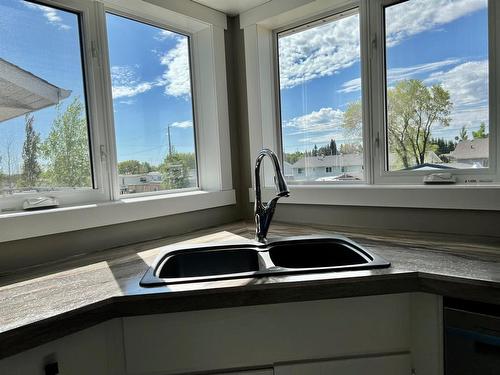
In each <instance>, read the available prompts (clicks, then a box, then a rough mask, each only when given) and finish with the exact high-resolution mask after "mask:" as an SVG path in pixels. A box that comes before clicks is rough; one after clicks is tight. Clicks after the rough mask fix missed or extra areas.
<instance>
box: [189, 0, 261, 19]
mask: <svg viewBox="0 0 500 375" xmlns="http://www.w3.org/2000/svg"><path fill="white" fill-rule="evenodd" d="M192 1H194V2H196V3H199V4H202V5H205V6H207V7H210V8H212V9H216V10H219V11H221V12H224V13H226V14H229V15H231V16H234V15H236V14H240V13H243V12H245V11H247V10H249V9H252V8H255V7H257V6H259V5H262V4H265V3H268V2H270V1H271V0H192Z"/></svg>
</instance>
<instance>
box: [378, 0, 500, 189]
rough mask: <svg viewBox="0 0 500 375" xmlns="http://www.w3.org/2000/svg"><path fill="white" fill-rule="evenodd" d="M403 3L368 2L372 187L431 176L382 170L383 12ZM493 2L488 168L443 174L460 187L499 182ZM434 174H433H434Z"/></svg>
mask: <svg viewBox="0 0 500 375" xmlns="http://www.w3.org/2000/svg"><path fill="white" fill-rule="evenodd" d="M405 1H406V0H377V1H370V2H369V7H370V8H369V10H368V11H369V14H370V25H371V30H370V35H371V37H370V40H371V41H372V45H371V51H370V53H371V77H373V79H372V80H371V82H372V86H371V88H372V95H371V98H373V105H372V108H373V113H372V118H371V120H372V123H373V129H374V134H376V135H375V137H374V141H375V144H374V145H373V150H374V165H375V173H374V183H375V184H419V183H421V182H422V179H423V177H424V176H426V175H429V174H430V173H432V172H429V171H404V170H401V171H388V170H387V168H386V154H387V148H388V145H387V144H386V140H387V126H386V118H385V117H386V112H385V111H386V102H385V98H386V71H385V66H386V65H385V50H386V48H385V24H384V8H386V7H388V6H391V5H395V4H398V3H403V2H405ZM495 3H496V1H494V0H488V34H489V35H488V43H489V45H488V50H489V51H488V54H489V56H488V57H489V124H490V128H489V134H490V136H489V150H490V151H489V153H490V159H489V166H488V168H484V169H483V168H480V169H455V170H446V171H443V172H450V173H452V174H453V175H454V176H455V177H456V178H457V182H458V183H460V184H464V183H465V181H466V180H483V181H491V182H497V183H498V182H500V181H499V177H498V169H497V166H498V165H499V164H498V163H499V162H498V158H497V154H498V147H497V145H498V144H499V140H498V133H499V132H498V131H497V129H498V127H499V126H500V125H498V124H500V121H499V119H500V118H499V113H498V112H499V111H498V108H497V105H496V103H497V93H498V92H499V82H497V78H496V71H497V69H498V66H499V64H498V61H497V52H496V50H497V49H498V47H499V43H498V42H499V40H500V38H499V37H498V35H496V30H497V28H498V24H497V23H498V21H497V19H498V18H497V19H496V18H495V17H496V15H498V8H499V7H498V5H496V4H495ZM434 173H435V172H434Z"/></svg>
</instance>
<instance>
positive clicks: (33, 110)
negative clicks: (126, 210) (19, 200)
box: [0, 0, 93, 199]
mask: <svg viewBox="0 0 500 375" xmlns="http://www.w3.org/2000/svg"><path fill="white" fill-rule="evenodd" d="M80 35H81V29H80V17H79V15H78V14H76V13H73V12H70V11H66V10H61V9H57V8H54V7H50V6H45V5H40V4H38V3H33V2H29V1H19V0H3V1H2V2H1V3H0V199H2V198H1V197H3V198H5V197H12V196H16V195H21V196H22V195H23V194H29V193H37V194H51V193H53V192H57V191H67V190H75V189H79V190H82V189H87V190H88V189H92V187H93V176H92V166H91V165H92V163H91V152H90V143H89V120H88V116H87V113H88V111H87V100H86V87H85V80H84V73H83V71H84V69H83V61H82V57H83V56H82V53H81V51H82V42H81V38H80Z"/></svg>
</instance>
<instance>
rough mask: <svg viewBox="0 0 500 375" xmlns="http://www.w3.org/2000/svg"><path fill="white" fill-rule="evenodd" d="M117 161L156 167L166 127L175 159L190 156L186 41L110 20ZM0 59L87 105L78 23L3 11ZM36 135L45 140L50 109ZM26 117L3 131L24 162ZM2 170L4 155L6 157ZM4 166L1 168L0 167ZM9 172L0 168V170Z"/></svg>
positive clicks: (65, 17) (36, 9)
mask: <svg viewBox="0 0 500 375" xmlns="http://www.w3.org/2000/svg"><path fill="white" fill-rule="evenodd" d="M107 27H108V36H109V47H110V61H111V73H112V80H113V98H114V100H113V104H114V116H115V130H116V136H117V152H118V161H123V160H127V159H137V160H140V161H147V162H150V163H152V164H155V165H157V164H159V163H160V162H161V161H162V160H163V159H164V158H165V156H166V152H167V150H168V144H167V136H166V133H167V127H168V126H169V125H170V127H171V139H172V144H173V145H174V147H175V149H176V150H177V151H181V152H193V151H194V133H193V126H192V119H193V115H192V106H191V92H190V90H191V88H190V82H189V63H188V58H187V56H188V54H187V51H188V49H187V38H186V37H184V36H181V35H179V34H174V33H170V32H166V31H163V30H161V29H159V28H157V27H153V26H149V25H144V24H140V23H138V22H134V21H131V20H128V19H125V18H122V17H117V16H114V15H108V16H107ZM0 57H1V58H3V59H5V60H7V61H9V62H11V63H13V64H16V65H18V66H19V67H21V68H22V69H24V70H27V71H29V72H31V73H33V74H35V75H37V76H39V77H41V78H43V79H45V80H47V81H48V82H50V83H52V84H54V85H56V86H58V87H60V88H63V89H67V90H71V92H72V93H71V96H70V97H69V98H67V99H65V100H64V101H63V102H62V103H61V107H62V110H64V109H65V108H66V106H67V105H68V104H69V103H70V102H71V101H72V99H73V98H75V97H80V98H81V99H82V100H85V95H84V86H83V78H82V77H83V75H82V64H81V55H80V47H79V31H78V17H77V16H76V15H75V14H72V13H70V12H66V11H59V10H56V9H54V8H49V7H44V6H40V5H36V4H34V3H28V2H25V1H20V0H2V2H1V3H0ZM34 115H35V129H36V130H37V131H38V132H40V134H41V136H42V139H43V138H45V137H46V136H47V135H48V133H49V131H50V127H51V124H52V121H53V120H54V118H55V117H56V110H55V108H54V107H51V108H46V109H43V110H39V111H37V112H35V113H34ZM23 141H24V116H21V117H19V118H16V119H12V120H8V121H4V122H1V123H0V156H2V154H5V152H6V143H7V142H9V143H10V144H11V148H12V149H13V150H14V151H15V152H14V154H15V159H16V163H17V168H19V166H20V164H21V161H22V158H21V149H22V144H23ZM3 159H4V163H3V164H5V155H4V157H3ZM0 166H2V163H0ZM5 168H6V166H5V165H3V169H5Z"/></svg>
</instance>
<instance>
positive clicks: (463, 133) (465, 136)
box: [455, 125, 469, 141]
mask: <svg viewBox="0 0 500 375" xmlns="http://www.w3.org/2000/svg"><path fill="white" fill-rule="evenodd" d="M468 139H469V135H468V134H467V128H466V127H465V125H464V126H462V129H460V133H458V135H457V136H456V137H455V140H456V141H467V140H468Z"/></svg>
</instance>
